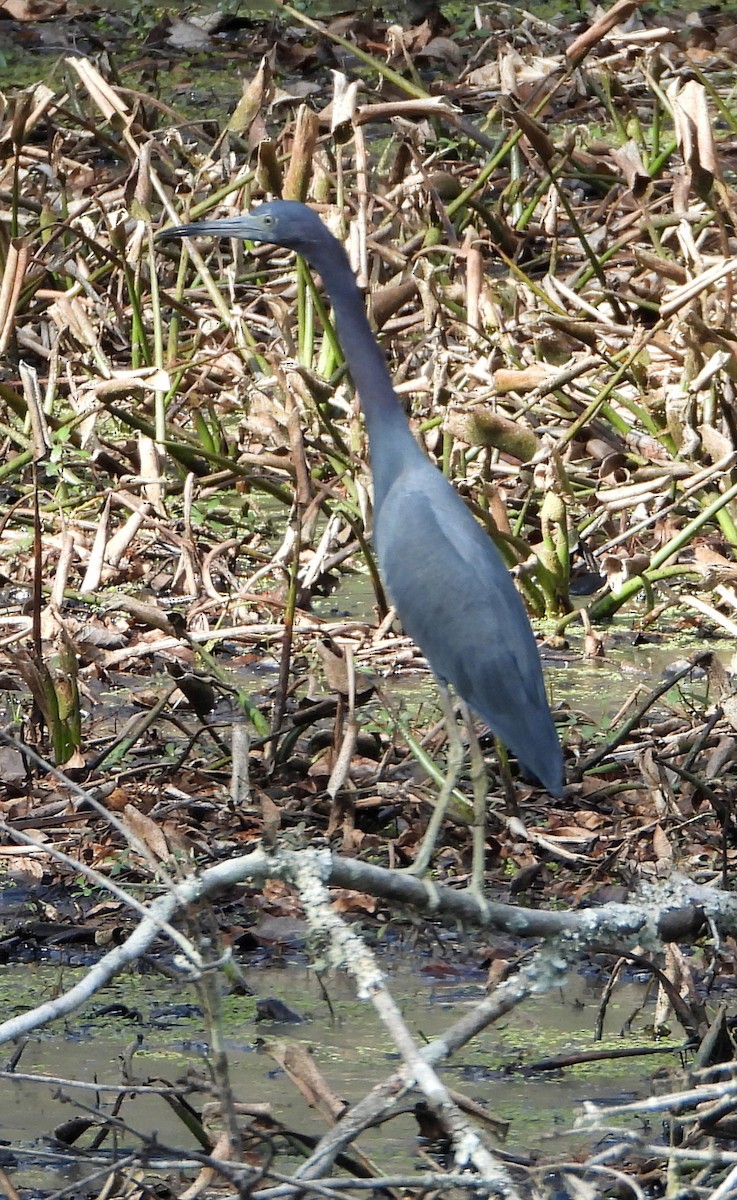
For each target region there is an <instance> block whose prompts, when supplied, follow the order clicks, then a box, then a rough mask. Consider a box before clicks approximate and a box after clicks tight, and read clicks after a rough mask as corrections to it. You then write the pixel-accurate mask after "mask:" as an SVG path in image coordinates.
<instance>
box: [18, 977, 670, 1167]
mask: <svg viewBox="0 0 737 1200" xmlns="http://www.w3.org/2000/svg"><path fill="white" fill-rule="evenodd" d="M440 962H441V960H440V959H438V960H437V962H431V961H430V960H426V959H422V958H416V959H412V960H410V959H408V958H407V957H406V956H404V955H403V956H402V958H401V961H395V960H394V958H392V960H391V961H390V962H388V963H387V970H388V972H389V975H390V978H391V986H392V991H393V994H394V996H395V998H396V999H397V1000H398V1002H399V1003H400V1004H401V1006H402V1008H403V1011H404V1015H405V1019H406V1020H407V1022H408V1024H409V1026H410V1028H411V1030H412V1032H413V1034H414V1035H415V1036H416V1038H417V1039H418V1040H419V1041H420V1042H421V1041H422V1040H423V1039H425V1038H432V1037H434V1036H437V1035H438V1034H440V1033H442V1032H443V1031H444V1030H445V1029H446V1028H447V1027H448V1026H449V1025H450V1024H452V1022H453V1021H454V1020H457V1019H458V1017H459V1016H460V1015H462V1012H463V1010H464V1008H465V1007H466V1006H468V1005H472V1004H473V1003H474V1002H476V1001H478V999H479V998H480V997H481V995H482V994H483V985H482V983H481V976H480V973H477V977H476V979H469V978H465V979H463V980H460V979H444V980H443V981H442V982H439V981H438V980H437V979H436V978H434V977H433V976H434V973H435V972H437V971H438V970H440V969H441V967H440V965H439V964H440ZM442 969H443V970H447V969H448V962H447V960H445V961H444V962H443V964H442ZM80 970H81V968H80V969H77V970H72V969H69V968H66V967H65V968H55V967H51V966H48V965H42V966H24V967H23V968H8V969H6V970H4V971H3V972H2V976H0V983H1V986H2V991H3V993H4V994H5V997H6V1002H5V1011H6V1012H7V1013H9V1012H10V1011H13V1010H14V1009H15V1008H19V1009H22V1008H26V1007H28V1005H29V1003H31V1002H32V1001H31V996H32V997H33V999H34V1000H35V1002H38V1000H39V999H40V998H41V997H42V996H44V995H51V994H52V993H54V992H56V991H57V990H58V989H60V988H64V987H68V986H70V985H71V984H72V983H73V982H74V981H75V980H76V979H77V978H78V976H79V971H80ZM248 977H249V981H250V984H251V986H252V987H253V988H254V989H257V991H258V995H259V997H262V998H263V997H265V996H274V997H277V998H280V999H282V1000H283V1001H284V1002H285V1003H286V1004H288V1005H289V1007H290V1008H291V1009H292V1010H293V1011H295V1012H296V1013H297V1014H298V1015H300V1016H301V1017H302V1018H303V1022H302V1023H301V1024H278V1023H272V1022H267V1021H257V1020H256V1019H255V1000H254V999H250V998H248V999H244V998H225V1000H224V1002H223V1025H224V1032H225V1042H226V1047H227V1050H228V1055H229V1059H230V1066H231V1072H232V1082H233V1089H234V1093H235V1095H236V1098H237V1099H238V1100H240V1101H244V1102H261V1103H268V1104H269V1105H270V1106H271V1111H272V1114H273V1115H274V1117H276V1118H278V1119H279V1120H280V1121H282V1122H283V1123H284V1124H285V1125H286V1126H288V1127H290V1128H293V1129H295V1130H299V1131H301V1132H305V1133H312V1134H315V1135H318V1136H319V1135H320V1134H321V1133H322V1132H323V1131H324V1129H325V1126H324V1123H323V1121H322V1120H321V1118H320V1117H319V1115H318V1114H317V1113H316V1112H315V1111H314V1110H312V1109H310V1108H309V1107H308V1106H307V1105H306V1103H305V1102H304V1100H303V1099H302V1097H301V1096H300V1094H299V1093H298V1092H297V1090H296V1088H295V1087H294V1086H293V1085H292V1084H291V1083H290V1081H289V1079H288V1078H287V1076H286V1075H285V1074H284V1072H283V1071H281V1070H280V1069H279V1068H278V1067H277V1066H276V1064H275V1062H274V1060H273V1059H272V1058H271V1057H270V1055H269V1054H268V1053H267V1052H266V1051H265V1050H264V1049H263V1047H262V1045H261V1042H262V1041H263V1040H267V1041H268V1039H282V1038H286V1039H289V1040H290V1041H296V1042H298V1043H300V1044H303V1045H305V1046H309V1047H310V1048H311V1050H312V1052H313V1054H314V1058H315V1061H316V1063H317V1064H318V1066H319V1068H320V1070H321V1071H322V1072H323V1073H324V1075H325V1077H326V1079H327V1080H328V1082H329V1084H330V1085H331V1087H332V1088H333V1090H334V1092H335V1093H336V1094H337V1095H338V1096H341V1097H345V1098H346V1099H348V1100H349V1101H356V1100H358V1099H360V1098H361V1097H362V1096H364V1095H365V1093H366V1092H367V1091H368V1090H369V1089H370V1088H371V1086H372V1085H373V1084H374V1083H378V1082H379V1081H380V1080H382V1079H384V1078H385V1077H386V1076H387V1074H389V1073H390V1072H391V1071H392V1070H393V1069H394V1068H395V1067H396V1065H397V1061H398V1060H397V1055H396V1052H395V1050H394V1048H393V1046H392V1044H391V1042H390V1041H389V1039H388V1037H387V1035H386V1033H385V1031H384V1029H383V1027H382V1026H381V1025H380V1024H379V1023H378V1022H377V1020H376V1019H375V1017H374V1014H373V1010H372V1009H371V1007H370V1006H369V1005H368V1004H365V1003H361V1002H358V1001H357V1000H356V999H355V993H354V989H353V985H352V983H351V981H350V980H349V979H348V978H346V977H343V976H332V977H329V978H327V979H325V981H324V983H325V986H326V989H327V991H328V993H329V996H330V1001H331V1005H332V1008H333V1013H334V1017H331V1013H330V1009H329V1007H328V1005H327V1003H326V1001H325V998H324V996H323V993H322V991H321V989H320V987H319V986H318V982H317V979H316V977H315V975H314V973H313V972H312V971H311V970H309V969H308V968H307V967H306V966H304V965H292V966H289V967H286V968H281V969H274V968H264V967H259V968H256V969H255V970H253V971H252V972H250V973H249V976H248ZM601 988H602V980H601V979H600V978H595V977H593V976H592V977H590V978H584V977H583V976H577V977H574V979H573V980H572V982H571V984H570V986H569V988H568V989H567V991H566V992H565V994H562V993H556V994H553V995H550V996H548V997H543V998H540V999H537V1000H535V1001H533V1002H531V1003H529V1004H528V1005H526V1006H525V1007H524V1008H523V1009H521V1010H520V1011H519V1012H518V1013H515V1014H511V1015H509V1016H507V1017H506V1018H505V1019H504V1021H503V1022H502V1023H501V1024H500V1025H499V1026H498V1027H495V1028H492V1029H490V1030H489V1031H488V1032H487V1033H485V1034H484V1035H483V1036H481V1037H479V1038H478V1039H477V1040H476V1041H475V1042H474V1043H472V1044H471V1045H470V1046H469V1047H467V1048H466V1049H465V1050H463V1051H462V1052H461V1053H460V1054H459V1055H458V1057H457V1059H456V1060H454V1061H453V1063H452V1064H450V1065H449V1066H448V1067H446V1068H445V1069H444V1071H443V1075H444V1079H445V1081H446V1083H447V1084H448V1086H450V1087H452V1088H454V1089H455V1090H457V1091H459V1092H464V1093H466V1094H467V1095H469V1096H470V1097H472V1098H473V1099H474V1100H477V1101H480V1102H481V1103H483V1104H485V1105H486V1106H487V1107H488V1109H489V1111H490V1112H491V1113H493V1114H494V1115H495V1116H496V1117H498V1118H500V1119H503V1120H507V1121H509V1122H510V1131H509V1136H508V1139H507V1141H506V1143H505V1148H506V1149H509V1150H512V1151H517V1152H521V1153H524V1154H528V1153H530V1152H533V1151H535V1150H540V1151H541V1152H542V1153H543V1155H546V1154H553V1153H555V1154H559V1153H560V1152H561V1136H562V1133H563V1131H564V1130H567V1129H568V1128H569V1126H570V1125H571V1123H572V1121H573V1119H574V1118H575V1116H576V1114H577V1111H578V1106H579V1105H580V1103H581V1101H582V1100H584V1099H596V1098H597V1097H604V1098H607V1099H613V1098H615V1097H616V1098H621V1097H622V1096H632V1097H634V1096H635V1095H643V1094H645V1095H646V1094H648V1093H649V1092H650V1091H651V1090H652V1086H653V1085H652V1078H653V1075H654V1073H655V1072H657V1071H661V1070H665V1069H666V1068H667V1069H670V1070H672V1069H674V1068H675V1067H676V1066H677V1061H678V1060H677V1055H676V1053H675V1051H673V1050H670V1051H665V1052H664V1053H663V1055H662V1056H660V1055H658V1056H655V1057H647V1058H642V1059H632V1060H625V1062H624V1063H623V1062H621V1061H614V1062H609V1063H603V1064H596V1065H595V1066H593V1067H592V1066H589V1067H587V1068H586V1069H583V1068H576V1069H572V1070H568V1071H563V1072H555V1073H552V1072H550V1073H547V1072H546V1073H542V1072H540V1073H532V1074H530V1072H529V1068H530V1067H531V1066H532V1065H533V1064H534V1063H535V1061H536V1060H538V1059H542V1058H545V1057H547V1056H549V1055H551V1054H560V1053H565V1052H567V1051H571V1050H573V1049H574V1048H577V1049H592V1048H594V1043H593V1041H592V1033H591V1031H592V1028H593V1024H594V1019H595V1013H596V1008H597V1005H598V1002H599V996H600V993H601ZM643 995H644V992H643V988H642V987H641V986H639V985H638V984H636V983H633V982H631V983H628V984H623V985H622V986H621V987H620V988H619V989H617V991H616V993H615V997H614V1001H613V1004H612V1007H611V1008H610V1010H609V1016H608V1023H607V1034H608V1036H609V1037H610V1038H612V1039H614V1043H613V1044H616V1046H617V1047H619V1048H621V1046H622V1045H637V1044H638V1037H637V1033H636V1032H632V1031H629V1032H628V1033H627V1036H626V1039H625V1040H622V1037H621V1032H622V1027H623V1025H624V1023H625V1021H627V1020H628V1018H630V1017H631V1016H632V1014H633V1013H634V1012H635V1010H638V1009H639V1007H640V1005H641V1004H642V1001H643ZM11 996H12V997H14V1000H13V1001H11V1000H10V997H11ZM115 1003H119V1004H121V1005H125V1006H126V1007H127V1008H128V1009H129V1010H130V1011H129V1013H128V1015H127V1017H125V1018H121V1016H120V1015H115V1014H114V1013H112V1014H110V1015H102V1014H101V1013H100V1009H101V1008H102V1007H103V1006H104V1005H110V1004H115ZM639 1021H640V1029H641V1037H640V1039H639V1040H640V1044H642V1045H651V1044H652V1042H651V1039H650V1037H649V1036H648V1034H647V1033H646V1030H645V1026H646V1022H647V1015H645V1016H642V1017H641V1018H640V1019H639ZM636 1027H637V1026H636V1025H635V1028H636ZM676 1032H679V1031H676ZM139 1036H140V1037H141V1045H140V1049H139V1050H138V1051H137V1052H136V1053H135V1054H134V1055H133V1058H132V1069H133V1072H134V1075H135V1077H136V1080H137V1081H138V1082H140V1083H145V1082H152V1083H153V1082H155V1081H167V1082H170V1083H174V1082H179V1083H181V1082H182V1081H183V1080H184V1079H185V1077H186V1076H188V1075H189V1076H190V1077H191V1074H192V1073H193V1072H194V1073H197V1074H204V1071H205V1058H206V1054H207V1037H206V1033H205V1029H204V1022H203V1019H202V1017H201V1015H200V1013H199V1009H198V1004H197V997H196V995H195V994H194V993H188V992H187V990H186V989H185V988H181V989H180V988H178V987H177V988H176V989H175V988H173V987H172V985H171V984H170V983H168V982H166V981H162V980H159V981H158V982H157V981H155V980H152V979H151V978H150V977H149V978H146V979H142V978H141V977H140V976H129V977H127V978H122V979H118V980H116V981H115V982H114V983H113V984H112V985H111V986H110V987H109V988H107V989H106V990H105V992H104V993H103V994H101V995H100V996H99V997H98V998H97V1000H96V1002H95V1004H93V1005H90V1006H89V1007H88V1008H86V1009H85V1010H83V1011H82V1012H81V1013H80V1014H78V1015H76V1016H74V1017H72V1018H71V1019H69V1020H68V1021H67V1022H66V1023H64V1025H63V1027H62V1026H61V1025H57V1026H56V1027H55V1028H54V1029H52V1030H50V1031H45V1032H44V1033H43V1034H42V1035H40V1036H38V1037H34V1038H32V1039H31V1040H30V1041H29V1043H28V1045H27V1047H26V1049H25V1051H24V1053H23V1055H22V1057H21V1060H20V1063H19V1065H18V1071H19V1072H21V1073H27V1074H45V1075H52V1076H56V1077H60V1078H62V1079H66V1080H75V1079H76V1080H86V1081H92V1080H95V1081H97V1082H98V1083H112V1084H120V1083H121V1082H122V1080H121V1072H120V1063H121V1059H122V1057H123V1056H124V1055H125V1054H126V1053H128V1052H130V1049H131V1047H132V1045H133V1044H134V1043H135V1041H136V1039H137V1038H138V1037H139ZM605 1044H606V1043H605ZM0 1096H2V1097H3V1099H2V1102H1V1103H0V1140H1V1142H4V1143H5V1146H6V1148H7V1149H8V1150H11V1151H14V1152H15V1155H16V1160H17V1167H16V1168H15V1169H14V1170H13V1171H12V1178H13V1181H14V1182H15V1183H16V1186H20V1185H23V1186H25V1187H32V1186H39V1187H44V1188H50V1187H60V1186H62V1185H63V1184H67V1185H68V1184H69V1183H70V1181H73V1180H75V1179H82V1178H83V1177H84V1176H85V1175H86V1174H91V1172H92V1167H91V1165H90V1164H85V1163H83V1162H79V1163H76V1164H75V1158H76V1154H75V1152H74V1151H71V1153H69V1154H68V1155H67V1156H66V1157H65V1156H63V1155H60V1147H59V1146H58V1144H56V1145H54V1143H53V1142H52V1141H51V1140H50V1139H51V1138H52V1136H53V1133H54V1130H55V1129H56V1128H57V1127H58V1126H59V1125H60V1123H61V1122H65V1121H69V1120H70V1119H71V1118H72V1117H73V1116H75V1115H79V1109H78V1108H77V1105H78V1104H85V1103H86V1104H90V1105H93V1106H94V1104H95V1102H96V1099H97V1098H96V1096H95V1093H94V1092H90V1091H83V1090H82V1089H81V1088H79V1087H76V1088H75V1087H74V1086H73V1085H71V1084H68V1085H61V1086H58V1085H52V1086H50V1085H47V1084H44V1083H36V1082H23V1081H18V1082H15V1081H12V1082H8V1081H7V1079H6V1080H3V1081H2V1082H0ZM207 1098H208V1097H207V1096H206V1095H202V1094H201V1095H200V1096H198V1095H196V1094H195V1095H194V1096H193V1097H192V1103H193V1104H194V1106H195V1108H198V1107H199V1106H200V1105H201V1103H203V1102H204V1100H205V1099H207ZM100 1099H101V1106H102V1107H103V1109H105V1110H107V1111H109V1110H110V1106H111V1104H112V1102H113V1099H114V1096H113V1095H112V1094H105V1093H102V1094H101V1097H100ZM119 1115H120V1116H121V1118H122V1119H123V1120H124V1121H125V1122H126V1123H127V1124H128V1125H129V1126H130V1128H131V1130H133V1131H135V1130H139V1131H141V1132H143V1133H145V1134H147V1135H149V1136H150V1134H151V1132H152V1131H153V1130H155V1131H156V1133H157V1137H158V1140H159V1141H160V1142H161V1143H163V1144H166V1145H168V1146H170V1147H176V1148H177V1149H178V1150H179V1151H181V1152H184V1153H186V1151H187V1150H189V1149H194V1148H195V1143H194V1140H193V1139H192V1137H191V1136H190V1135H189V1134H188V1132H187V1131H186V1130H185V1128H184V1127H183V1126H182V1124H181V1123H180V1121H179V1120H178V1119H177V1118H176V1116H175V1115H174V1113H173V1112H172V1110H171V1109H170V1108H169V1106H168V1105H167V1103H166V1101H164V1100H163V1099H162V1098H161V1097H157V1096H138V1097H136V1098H135V1099H132V1100H127V1101H126V1102H125V1103H124V1104H123V1106H122V1108H121V1110H120V1114H119ZM552 1139H554V1142H553V1140H552ZM88 1142H89V1139H88V1138H83V1139H82V1140H81V1143H80V1144H85V1143H87V1144H88ZM121 1142H122V1144H123V1145H125V1146H129V1147H131V1148H133V1147H136V1145H137V1139H136V1137H135V1134H134V1133H133V1132H131V1133H128V1134H123V1135H122V1136H121ZM581 1145H582V1138H581V1135H575V1136H574V1135H571V1137H570V1148H571V1151H574V1150H575V1149H576V1148H580V1147H581ZM361 1146H362V1148H363V1149H364V1151H365V1152H366V1153H368V1154H369V1155H370V1156H371V1157H372V1158H374V1159H375V1160H376V1161H377V1163H379V1164H380V1165H383V1166H384V1167H385V1169H386V1168H387V1167H389V1166H390V1165H391V1169H392V1170H393V1171H396V1170H399V1171H401V1170H415V1169H416V1168H417V1151H418V1143H417V1126H416V1123H415V1121H414V1118H413V1117H412V1116H411V1115H410V1114H407V1115H406V1116H402V1117H400V1118H398V1119H397V1120H395V1121H392V1122H390V1123H388V1124H385V1125H383V1126H382V1127H381V1128H380V1129H379V1130H377V1131H376V1132H373V1133H371V1134H368V1135H366V1136H365V1137H364V1138H362V1139H361ZM1 1153H2V1151H1V1147H0V1154H1Z"/></svg>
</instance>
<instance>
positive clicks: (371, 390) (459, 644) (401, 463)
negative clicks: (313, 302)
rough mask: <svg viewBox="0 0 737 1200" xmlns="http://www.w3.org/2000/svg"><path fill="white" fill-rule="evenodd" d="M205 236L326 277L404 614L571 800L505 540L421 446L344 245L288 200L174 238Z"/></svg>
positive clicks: (537, 769) (477, 703) (546, 779)
mask: <svg viewBox="0 0 737 1200" xmlns="http://www.w3.org/2000/svg"><path fill="white" fill-rule="evenodd" d="M199 233H203V234H211V235H214V236H220V237H225V236H230V237H239V238H247V239H250V240H253V241H258V242H270V243H273V244H275V245H281V246H286V247H289V248H290V249H293V250H296V251H297V252H298V253H299V254H301V255H302V256H303V257H304V258H306V259H307V261H308V262H309V264H310V265H311V266H312V267H313V268H314V269H315V270H316V271H318V272H319V274H320V275H321V276H322V279H323V284H324V286H325V289H326V291H327V292H328V295H329V296H330V299H331V301H332V305H333V313H334V317H335V322H336V327H337V333H338V338H339V340H340V343H341V346H342V348H343V353H344V354H345V357H346V360H347V363H348V367H349V369H350V372H351V375H352V377H353V381H354V383H355V385H356V388H357V391H358V394H359V397H360V400H361V406H362V409H363V412H364V416H365V419H366V424H367V427H368V434H369V444H370V450H371V463H372V471H373V480H374V543H375V546H376V551H377V555H378V560H379V566H380V568H381V571H382V575H383V578H384V581H385V583H386V586H387V590H388V592H389V595H390V597H391V599H392V601H393V603H394V604H395V606H396V609H397V612H398V614H399V617H400V619H401V621H402V623H403V625H404V627H405V629H406V631H407V633H408V634H409V635H410V636H411V637H412V638H413V640H414V641H415V642H416V643H417V645H418V646H419V647H420V649H421V650H422V651H423V653H424V654H425V656H426V658H427V660H428V662H429V663H430V666H431V668H432V670H433V671H434V673H435V675H436V676H437V677H438V678H439V679H441V680H444V681H445V682H446V683H449V684H451V685H452V686H453V688H454V689H455V691H456V692H457V694H458V695H459V696H460V697H461V698H462V699H463V700H465V701H466V702H467V704H468V705H469V706H470V707H471V708H472V709H474V710H475V712H476V713H477V714H478V715H479V716H480V717H481V718H482V719H483V720H484V721H485V722H486V724H487V725H488V726H489V728H490V729H491V730H492V732H493V733H494V734H496V735H497V737H499V738H500V739H501V740H502V741H503V742H504V743H505V744H506V745H507V746H508V747H509V748H510V750H512V751H513V753H514V754H515V755H516V756H517V758H518V759H519V761H520V763H521V765H522V766H523V767H524V768H525V769H526V770H527V771H528V772H529V773H531V774H532V775H534V776H535V777H536V778H537V779H538V780H539V781H540V782H541V783H542V784H543V785H544V786H545V787H546V788H547V789H548V791H549V792H551V793H552V794H553V795H560V792H561V789H562V784H563V760H562V755H561V750H560V744H559V742H558V737H557V734H556V731H555V726H554V724H553V720H552V717H551V714H550V709H549V707H548V702H547V698H546V695H545V687H544V683H543V677H542V669H541V666H540V657H539V654H538V650H537V645H536V643H535V638H534V635H533V632H532V628H531V626H530V622H529V620H528V617H527V614H526V612H525V609H524V606H523V604H522V600H521V599H520V597H519V595H518V593H517V591H516V589H515V587H514V584H513V583H512V579H511V576H510V575H509V572H508V571H507V568H506V566H505V565H504V562H503V560H502V558H501V556H500V554H499V552H498V550H497V549H496V547H495V545H494V543H493V542H492V541H491V539H490V538H489V537H488V535H487V534H486V533H485V532H484V530H483V529H482V528H481V526H480V525H479V524H478V523H477V522H476V520H475V519H474V518H473V516H472V515H471V513H470V512H469V510H468V509H467V508H466V506H465V505H464V503H463V501H462V500H461V499H460V497H459V496H458V495H457V494H456V492H455V491H454V490H453V488H452V487H451V485H450V484H449V483H448V481H447V479H445V477H444V476H443V475H442V473H441V472H440V471H439V470H437V468H436V467H434V466H433V464H432V463H431V462H430V460H429V459H428V458H427V457H426V455H425V454H424V452H423V451H422V450H421V449H420V447H419V446H418V444H417V442H416V441H415V439H414V437H413V435H412V432H411V430H410V427H409V425H408V423H407V419H406V417H405V414H404V411H403V409H402V406H401V404H400V402H399V399H398V397H397V395H396V393H395V391H394V388H393V387H392V383H391V379H390V377H389V372H388V370H387V366H386V362H385V359H384V355H383V353H382V351H381V349H380V348H379V346H378V345H377V343H376V340H375V338H374V336H373V333H372V332H371V329H370V326H369V324H368V321H367V319H366V314H365V310H364V305H363V298H362V296H361V294H360V292H359V290H358V287H357V285H356V281H355V278H354V276H353V272H352V270H351V267H350V264H349V262H348V259H347V257H346V255H345V252H344V250H343V247H342V246H341V245H340V243H339V242H338V241H337V240H336V239H335V238H334V237H333V236H332V234H331V233H329V231H328V230H327V229H326V227H325V226H324V225H323V223H322V221H321V220H320V219H319V217H318V216H317V215H316V214H315V213H314V212H312V210H311V209H309V208H307V207H306V206H305V205H302V204H297V203H294V202H289V201H275V202H273V203H270V204H264V205H261V207H259V208H257V209H255V210H254V211H253V212H252V213H247V214H246V215H244V216H243V217H237V218H234V219H232V220H223V221H207V222H201V223H196V224H193V225H188V226H180V227H178V228H177V229H174V230H167V231H165V234H164V236H175V237H177V236H185V235H186V236H189V235H194V234H199Z"/></svg>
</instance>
